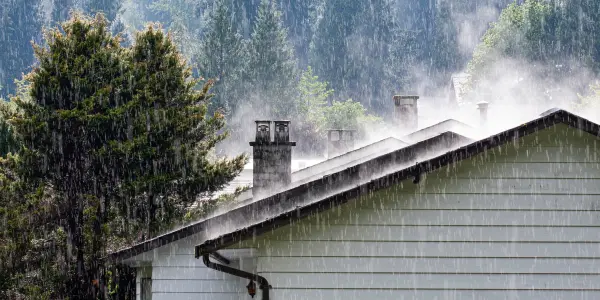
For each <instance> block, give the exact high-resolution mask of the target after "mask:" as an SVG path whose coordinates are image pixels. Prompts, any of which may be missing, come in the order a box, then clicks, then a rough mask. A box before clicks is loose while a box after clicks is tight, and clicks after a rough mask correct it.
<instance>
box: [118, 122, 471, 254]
mask: <svg viewBox="0 0 600 300" xmlns="http://www.w3.org/2000/svg"><path fill="white" fill-rule="evenodd" d="M469 142H472V140H470V139H468V138H466V137H463V136H461V135H458V134H455V133H452V132H446V133H442V134H440V135H438V136H435V137H433V138H430V139H428V140H425V141H422V142H419V143H416V144H413V145H410V146H407V147H404V148H401V149H399V150H396V151H391V152H388V153H386V154H383V155H379V156H378V157H374V158H373V157H371V158H370V159H369V160H368V161H366V162H364V161H357V162H355V163H353V162H350V163H346V164H345V165H343V166H342V167H340V168H342V169H341V170H338V171H336V172H335V173H333V174H328V175H321V176H319V177H318V178H314V179H312V180H311V181H309V182H306V183H305V182H296V183H292V186H291V187H289V188H288V189H287V190H286V191H283V192H280V193H277V194H275V195H273V196H270V197H267V198H264V199H260V200H257V201H248V202H245V203H244V205H242V206H241V207H238V208H235V209H232V210H230V211H228V212H226V213H223V214H221V215H218V216H215V217H212V218H209V219H206V220H203V221H200V222H197V223H194V224H191V225H189V226H185V227H182V228H179V229H177V230H174V231H171V232H169V233H167V234H164V235H161V236H158V237H155V238H153V239H149V240H146V241H144V242H142V243H139V244H136V245H134V246H132V247H129V248H126V249H122V250H119V251H117V252H113V253H111V254H109V256H108V259H109V260H112V261H122V260H125V259H128V258H131V257H134V256H136V255H139V254H141V253H144V252H147V251H151V250H154V249H156V248H159V247H161V246H164V245H167V244H169V243H172V242H175V241H177V240H180V239H183V238H186V237H188V236H191V235H193V234H197V233H200V232H203V231H204V232H210V235H211V236H218V235H221V234H228V233H230V232H233V231H234V230H238V229H241V228H247V226H251V225H253V224H257V223H261V222H263V221H265V220H269V219H270V218H273V217H276V216H279V215H281V214H285V213H287V212H289V211H290V210H293V209H295V208H297V207H303V206H306V205H309V204H310V203H312V202H313V201H315V200H318V199H322V198H325V197H329V196H331V195H335V194H337V193H340V192H342V191H344V190H346V189H348V188H351V187H355V186H357V185H361V184H362V183H364V182H368V181H370V180H371V179H372V178H373V177H376V176H378V175H379V174H383V173H386V172H389V168H397V167H398V166H399V165H402V166H403V165H407V164H413V163H414V161H415V159H418V158H419V157H422V156H423V155H432V154H435V153H443V152H445V151H447V150H448V149H450V148H454V147H458V146H459V145H464V144H466V143H469ZM209 238H210V236H209Z"/></svg>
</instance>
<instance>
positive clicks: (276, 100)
mask: <svg viewBox="0 0 600 300" xmlns="http://www.w3.org/2000/svg"><path fill="white" fill-rule="evenodd" d="M249 55H250V58H249V64H248V66H247V67H246V70H247V73H246V80H247V82H248V83H249V85H250V88H249V89H250V92H251V96H254V97H256V98H255V100H254V104H255V105H258V106H257V108H258V107H260V111H264V110H265V109H266V110H267V111H268V112H267V114H270V115H271V116H272V117H278V118H290V117H291V115H292V114H293V112H294V96H295V95H294V88H295V86H296V83H295V81H296V79H297V78H296V77H297V75H298V71H297V62H296V58H295V57H294V51H293V49H292V47H291V46H290V44H289V42H288V40H287V30H286V29H285V28H284V26H283V23H282V20H281V13H280V12H279V10H278V9H277V7H276V6H275V3H274V2H272V1H271V0H263V1H262V2H261V4H260V7H259V9H258V15H257V17H256V21H255V24H254V32H253V33H252V40H251V42H250V51H249Z"/></svg>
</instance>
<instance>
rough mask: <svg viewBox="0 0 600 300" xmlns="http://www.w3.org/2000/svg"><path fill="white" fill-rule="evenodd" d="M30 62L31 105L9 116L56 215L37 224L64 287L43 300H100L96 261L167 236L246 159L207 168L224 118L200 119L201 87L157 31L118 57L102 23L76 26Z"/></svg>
mask: <svg viewBox="0 0 600 300" xmlns="http://www.w3.org/2000/svg"><path fill="white" fill-rule="evenodd" d="M63 32H64V33H63ZM35 53H36V57H37V58H38V60H39V67H37V68H36V69H35V70H34V71H33V72H32V73H31V74H29V75H28V76H27V79H28V80H29V82H30V84H31V86H30V90H29V95H30V97H31V100H30V101H26V100H24V99H19V98H17V99H15V103H16V104H17V106H18V110H17V111H16V112H14V113H10V114H9V115H8V117H9V118H10V121H11V124H13V126H14V129H15V132H16V133H17V134H18V136H20V137H21V138H22V142H23V144H24V147H23V148H22V150H21V151H20V152H19V161H20V163H19V164H17V166H18V167H19V169H18V170H23V172H22V173H19V174H22V178H23V180H24V181H27V182H28V181H34V182H39V183H40V184H41V188H42V191H48V192H50V193H51V197H50V199H51V203H52V205H50V207H52V208H54V209H53V210H52V211H51V212H48V213H44V214H43V216H44V217H45V219H46V220H52V221H51V222H49V223H48V224H50V225H51V226H53V227H52V228H48V230H43V233H44V234H46V236H47V237H52V236H54V237H53V238H50V240H49V242H50V243H51V244H52V245H55V249H57V251H58V253H59V255H56V256H52V257H51V259H49V260H48V261H47V263H53V264H55V267H54V268H53V270H55V271H56V273H57V274H58V275H57V276H62V277H64V278H66V279H65V280H61V281H59V282H61V283H62V285H60V287H58V288H56V289H55V290H54V293H55V294H53V295H52V296H51V298H62V297H67V296H68V297H69V298H71V299H91V298H95V297H97V296H99V295H100V294H101V293H103V287H104V286H105V284H106V282H105V281H104V280H103V279H102V278H103V274H102V266H101V265H100V262H101V260H100V258H101V257H102V256H104V255H105V254H106V251H107V250H108V249H110V248H111V247H116V246H118V244H116V245H115V244H114V243H118V241H119V240H129V241H131V236H133V235H134V234H136V233H138V232H139V231H140V230H141V231H142V232H145V236H152V235H155V234H157V233H158V232H159V231H160V230H163V229H164V228H168V226H169V225H170V224H172V223H173V222H174V221H175V220H177V219H179V218H183V215H184V214H185V213H186V212H187V211H186V209H187V208H189V207H190V206H191V205H193V204H194V203H196V202H197V200H198V199H199V198H198V197H200V196H203V195H207V194H210V193H211V192H213V191H216V190H218V189H219V188H221V187H222V186H223V185H224V184H226V183H227V182H228V181H229V180H231V179H232V178H233V177H234V176H236V175H237V174H238V173H239V171H240V170H241V168H242V167H243V164H244V162H245V158H244V157H243V156H238V157H235V158H233V159H219V160H216V161H215V160H211V159H209V158H208V157H207V154H208V152H209V151H210V149H212V148H213V147H214V146H215V144H216V143H218V142H219V141H221V140H222V139H223V138H224V137H225V134H222V133H220V129H221V128H222V127H223V125H224V120H223V116H222V115H219V114H216V115H214V116H208V115H206V105H207V102H208V100H209V94H208V89H209V88H210V84H208V85H205V87H204V88H203V89H202V90H200V91H197V90H195V89H194V87H195V86H196V84H197V81H196V80H190V75H191V73H190V70H189V69H188V68H187V67H186V65H185V63H184V62H183V61H182V59H181V57H180V55H179V53H178V52H177V50H176V49H175V46H174V45H173V43H172V42H171V41H170V40H169V39H168V38H167V37H166V36H164V34H163V33H162V32H161V31H160V30H156V29H154V28H149V29H147V30H145V31H144V32H142V33H139V34H138V35H137V36H136V42H135V46H133V47H132V48H123V47H121V46H120V44H119V40H118V39H117V38H116V37H114V36H112V35H111V34H110V32H109V31H108V28H107V21H106V19H104V18H103V17H101V16H97V17H96V18H95V19H93V20H92V19H88V18H86V17H84V16H80V15H75V16H74V17H73V18H72V19H71V20H69V21H68V22H65V23H63V24H62V30H58V29H53V30H50V31H48V32H47V33H46V46H36V48H35ZM66 53H69V55H65V54H66ZM8 207H10V206H8ZM3 208H4V207H3ZM11 211H14V209H11ZM17 216H22V214H20V213H17ZM40 219H44V218H40ZM115 222H118V223H115ZM110 224H113V225H110ZM116 224H121V225H119V226H115V225H116ZM123 225H125V226H123ZM40 229H43V228H40ZM61 232H62V233H61ZM111 243H112V244H111ZM67 249H70V250H69V251H67ZM34 250H35V249H34ZM44 253H46V252H44ZM98 280H99V281H98ZM56 293H58V294H56Z"/></svg>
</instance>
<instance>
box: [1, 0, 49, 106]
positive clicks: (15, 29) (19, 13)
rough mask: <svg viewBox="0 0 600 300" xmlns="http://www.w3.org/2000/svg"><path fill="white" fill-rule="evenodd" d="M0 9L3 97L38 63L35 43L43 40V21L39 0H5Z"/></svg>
mask: <svg viewBox="0 0 600 300" xmlns="http://www.w3.org/2000/svg"><path fill="white" fill-rule="evenodd" d="M0 6H1V7H2V15H1V16H0V28H1V30H0V95H4V96H7V95H8V94H11V93H12V94H14V93H15V89H16V86H15V84H14V80H15V79H20V78H21V74H22V73H26V72H27V70H28V68H29V67H30V66H31V65H32V64H33V62H34V57H33V51H32V49H31V41H33V40H37V39H38V38H39V37H40V36H39V31H40V28H41V26H42V22H41V15H40V1H39V0H19V1H12V0H3V1H0Z"/></svg>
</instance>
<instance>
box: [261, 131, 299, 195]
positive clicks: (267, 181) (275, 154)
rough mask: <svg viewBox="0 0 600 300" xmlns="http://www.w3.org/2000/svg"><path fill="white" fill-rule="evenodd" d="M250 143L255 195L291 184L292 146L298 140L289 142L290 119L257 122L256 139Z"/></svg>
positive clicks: (267, 192) (265, 193) (266, 193)
mask: <svg viewBox="0 0 600 300" xmlns="http://www.w3.org/2000/svg"><path fill="white" fill-rule="evenodd" d="M272 123H274V125H275V126H273V128H272V126H271V125H272ZM272 129H273V130H272ZM271 131H273V140H271ZM250 146H252V148H253V149H252V152H253V174H252V194H253V197H254V198H256V197H261V196H267V195H268V194H269V192H271V191H273V192H274V191H276V190H278V189H280V188H282V187H284V186H287V185H289V184H290V183H291V181H292V147H293V146H296V142H290V121H275V122H271V121H256V139H255V141H254V142H250Z"/></svg>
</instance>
